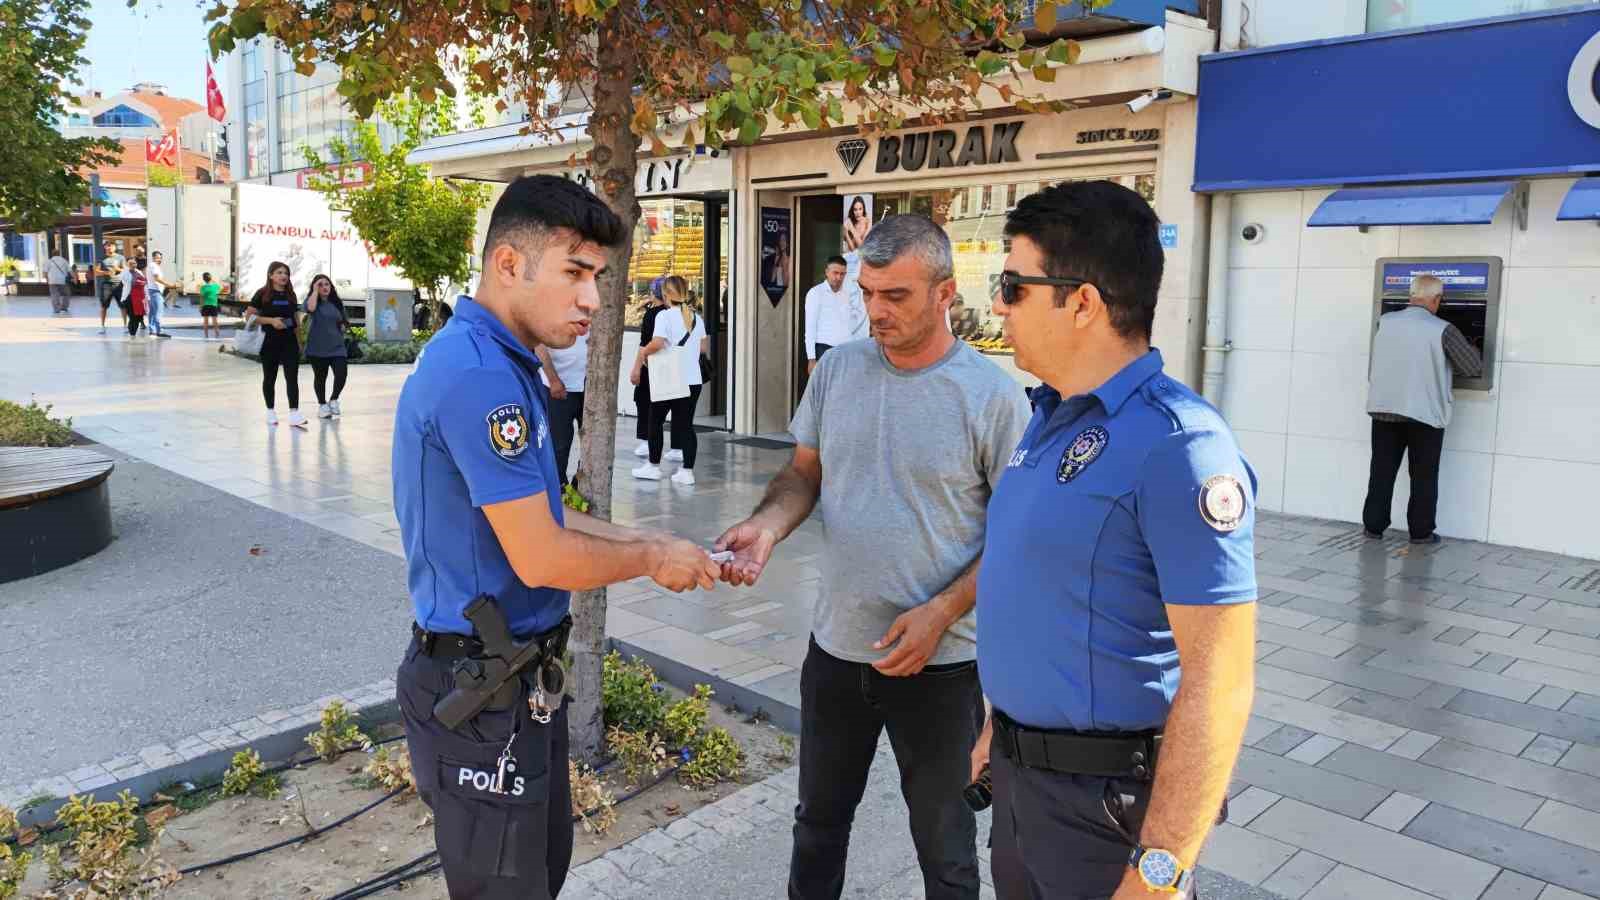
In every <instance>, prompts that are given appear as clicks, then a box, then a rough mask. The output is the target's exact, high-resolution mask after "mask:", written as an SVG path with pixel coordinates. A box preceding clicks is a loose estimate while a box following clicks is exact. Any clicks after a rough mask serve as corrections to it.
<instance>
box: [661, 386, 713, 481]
mask: <svg viewBox="0 0 1600 900" xmlns="http://www.w3.org/2000/svg"><path fill="white" fill-rule="evenodd" d="M702 387H705V385H701V384H691V385H689V396H687V397H679V398H678V399H676V400H659V401H656V402H653V403H651V404H650V437H649V438H648V440H649V441H650V464H651V465H655V466H658V465H660V464H661V448H662V446H663V445H664V444H665V443H666V439H667V413H669V412H670V413H672V449H674V450H682V451H683V467H684V468H685V469H693V468H694V458H695V454H697V453H699V451H700V441H699V439H698V438H696V437H695V433H694V408H695V405H696V404H698V403H699V402H700V389H701V388H702Z"/></svg>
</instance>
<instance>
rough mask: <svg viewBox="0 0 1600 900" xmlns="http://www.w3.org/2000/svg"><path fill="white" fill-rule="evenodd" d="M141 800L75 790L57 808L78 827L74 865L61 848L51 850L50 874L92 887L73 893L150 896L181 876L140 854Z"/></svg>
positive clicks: (59, 817)
mask: <svg viewBox="0 0 1600 900" xmlns="http://www.w3.org/2000/svg"><path fill="white" fill-rule="evenodd" d="M138 810H139V801H138V800H137V799H135V798H134V796H133V794H132V793H130V792H128V791H123V792H122V793H120V794H118V795H117V799H115V800H108V801H106V802H104V803H97V802H95V800H94V798H93V797H79V796H77V795H73V796H72V797H69V798H67V802H66V803H65V804H64V805H63V806H62V807H61V809H60V811H59V812H57V813H56V823H57V824H59V825H61V826H62V827H64V828H69V829H71V830H72V840H71V841H70V842H69V844H68V849H70V850H71V851H72V854H73V865H72V866H70V867H69V866H67V865H65V864H63V863H62V861H61V848H60V847H59V846H52V847H49V848H48V849H46V851H45V863H46V865H47V866H48V868H49V870H50V877H51V878H52V879H54V880H56V881H78V882H82V883H83V884H84V885H85V886H86V888H87V892H86V893H83V894H77V893H74V894H73V895H72V896H85V897H150V896H153V895H155V894H156V893H157V892H158V891H160V890H161V888H163V887H166V886H169V885H171V884H173V883H175V882H176V881H177V880H178V877H179V876H178V874H177V873H176V872H175V871H173V870H172V869H171V867H170V866H167V865H165V864H164V863H162V862H161V860H160V859H159V858H157V857H156V856H155V855H154V853H152V852H146V853H144V854H142V858H136V857H135V852H134V851H135V847H136V845H137V844H138V843H139V839H140V835H139V825H140V819H139V816H138Z"/></svg>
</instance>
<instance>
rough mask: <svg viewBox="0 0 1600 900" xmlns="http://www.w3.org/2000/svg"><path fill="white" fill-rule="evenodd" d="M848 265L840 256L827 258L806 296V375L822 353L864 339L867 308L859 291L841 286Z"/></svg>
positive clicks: (852, 285)
mask: <svg viewBox="0 0 1600 900" xmlns="http://www.w3.org/2000/svg"><path fill="white" fill-rule="evenodd" d="M848 271H849V268H848V265H847V264H846V263H845V260H844V257H842V256H830V257H828V265H827V268H826V269H824V270H823V272H824V277H825V279H826V280H824V281H823V282H822V283H821V284H819V285H817V286H816V287H814V288H812V289H811V290H809V291H807V292H806V374H808V375H809V374H810V373H811V370H813V369H815V368H816V367H817V360H819V359H821V358H822V355H823V354H824V353H827V352H828V351H829V350H832V349H833V348H834V347H837V346H838V345H840V344H845V343H849V342H850V341H855V340H860V339H861V338H864V337H866V336H867V308H866V304H864V303H862V302H861V289H860V288H858V287H856V286H855V284H853V283H852V284H848V285H847V284H845V281H844V277H845V273H846V272H848Z"/></svg>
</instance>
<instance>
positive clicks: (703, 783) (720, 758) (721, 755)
mask: <svg viewBox="0 0 1600 900" xmlns="http://www.w3.org/2000/svg"><path fill="white" fill-rule="evenodd" d="M689 752H690V756H689V759H688V760H687V761H686V762H685V763H684V764H683V765H682V766H680V767H679V768H678V780H679V781H682V782H683V783H684V784H687V785H690V786H692V787H698V788H705V787H710V786H712V785H714V784H717V783H718V782H722V781H727V780H728V779H730V778H733V777H734V776H736V775H738V774H739V772H740V771H742V770H743V769H744V751H743V750H741V749H739V742H738V741H735V740H734V739H733V735H731V734H729V733H728V730H727V729H726V728H723V727H722V726H720V725H719V726H716V727H714V728H712V729H711V730H710V731H707V732H705V734H704V735H702V736H701V737H700V740H699V742H698V743H696V745H695V746H694V747H693V748H691V749H690V751H689Z"/></svg>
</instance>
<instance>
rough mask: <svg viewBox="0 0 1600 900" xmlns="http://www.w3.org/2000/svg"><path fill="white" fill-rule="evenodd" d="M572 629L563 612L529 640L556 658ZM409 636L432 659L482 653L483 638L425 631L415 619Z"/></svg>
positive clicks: (464, 657)
mask: <svg viewBox="0 0 1600 900" xmlns="http://www.w3.org/2000/svg"><path fill="white" fill-rule="evenodd" d="M571 632H572V617H571V616H565V617H563V618H562V619H561V621H560V622H559V623H557V625H556V626H555V627H554V628H551V629H549V630H548V631H541V632H539V633H538V634H536V635H534V636H533V640H535V641H538V642H539V643H541V644H544V645H545V654H546V655H548V656H552V657H554V658H556V659H560V658H562V657H563V656H565V655H566V653H567V636H568V635H569V634H570V633H571ZM411 636H412V637H414V638H416V639H417V643H418V644H419V645H421V647H422V652H423V653H424V654H426V655H427V656H430V657H432V658H433V659H444V660H450V659H466V658H468V657H474V656H483V655H484V652H483V641H480V640H478V639H477V638H475V637H473V636H471V635H467V634H452V633H451V632H448V631H428V630H427V629H425V628H423V627H422V626H421V625H418V624H417V623H416V622H412V623H411Z"/></svg>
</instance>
